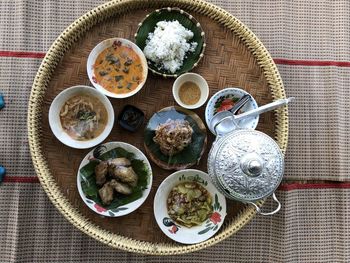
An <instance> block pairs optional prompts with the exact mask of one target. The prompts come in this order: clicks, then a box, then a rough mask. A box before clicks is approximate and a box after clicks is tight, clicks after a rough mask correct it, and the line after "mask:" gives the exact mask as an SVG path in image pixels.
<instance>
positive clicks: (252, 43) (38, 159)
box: [28, 0, 288, 255]
mask: <svg viewBox="0 0 350 263" xmlns="http://www.w3.org/2000/svg"><path fill="white" fill-rule="evenodd" d="M167 6H176V7H179V8H184V9H186V10H188V11H193V12H196V13H199V14H202V15H206V16H208V17H210V18H211V19H213V20H215V21H217V22H218V23H220V24H222V25H223V26H224V27H226V28H227V29H229V30H231V31H232V32H233V33H234V34H235V35H236V36H239V37H240V38H241V40H242V41H243V42H244V43H245V45H246V46H247V47H248V48H249V49H250V50H251V52H252V53H253V54H254V56H255V58H256V60H257V61H258V63H259V65H260V67H261V69H262V71H263V72H264V75H265V78H266V80H267V81H268V84H269V87H270V92H271V94H272V97H273V99H279V98H285V92H284V88H283V84H282V80H281V78H280V75H279V73H278V70H277V68H276V65H275V64H274V62H273V60H272V58H271V56H270V55H269V53H268V51H267V50H266V49H265V47H264V46H263V44H262V43H261V42H260V41H259V39H258V38H257V37H256V36H255V35H254V34H253V33H252V32H251V31H250V30H249V29H248V28H247V27H246V26H245V25H243V24H242V23H241V22H240V21H239V20H238V19H237V18H235V17H233V16H232V15H231V14H229V13H228V12H226V11H224V10H223V9H221V8H219V7H217V6H215V5H212V4H209V3H206V2H204V1H201V0H173V1H142V0H119V1H111V2H108V3H106V4H103V5H101V6H98V7H96V8H95V9H93V10H92V11H90V12H88V13H86V14H85V15H83V16H82V17H80V18H78V19H77V20H76V21H74V23H73V24H71V25H70V26H69V27H68V28H67V29H66V30H65V31H64V32H63V33H62V34H61V35H60V36H59V37H58V38H57V39H56V41H55V42H54V43H53V45H52V46H51V48H50V49H49V51H48V52H47V54H46V56H45V58H44V59H43V61H42V64H41V66H40V68H39V70H38V73H37V75H36V77H35V80H34V83H33V87H32V92H31V95H30V100H29V108H28V133H29V144H30V151H31V155H32V159H33V163H34V167H35V170H36V172H37V174H38V177H39V179H40V182H41V185H42V187H43V188H44V190H45V191H46V193H47V195H48V196H49V198H50V200H51V201H52V203H53V204H54V205H55V206H56V207H57V208H58V210H59V211H60V212H61V213H62V214H63V215H64V216H65V217H66V218H67V219H68V221H69V222H71V223H72V224H73V225H74V226H76V227H77V228H78V229H80V230H81V231H83V232H84V233H86V234H88V235H89V236H91V237H93V238H95V239H97V240H99V241H101V242H102V243H105V244H107V245H109V246H111V247H114V248H119V249H123V250H127V251H130V252H138V253H144V254H155V255H170V254H180V253H187V252H192V251H196V250H199V249H203V248H206V247H209V246H211V245H213V244H216V243H218V242H219V241H222V240H224V239H225V238H227V237H229V236H231V235H232V234H234V233H235V232H237V231H238V230H239V229H240V228H242V227H243V226H244V225H245V224H246V223H248V222H249V221H250V220H251V219H252V218H253V217H254V216H255V213H256V212H255V209H254V208H253V207H252V206H247V207H246V208H244V209H243V210H242V211H241V213H240V214H238V215H237V216H236V217H235V218H233V219H232V220H231V221H228V223H226V224H224V226H223V228H222V230H221V231H220V232H219V233H218V234H217V235H215V236H214V237H212V238H211V239H209V240H207V241H205V242H202V243H199V244H194V245H181V244H171V243H169V244H164V243H151V242H145V241H138V240H134V239H131V238H128V237H124V236H121V235H117V234H114V233H111V232H109V231H107V230H103V229H101V228H100V227H98V226H97V225H95V224H94V223H92V222H91V221H89V220H88V219H87V218H85V217H84V216H83V215H82V214H81V213H80V212H79V211H78V210H76V209H75V208H74V207H73V205H72V204H71V203H70V202H69V201H68V199H67V198H66V197H65V196H64V194H63V192H62V191H61V190H60V188H59V186H58V185H57V183H56V181H55V180H54V178H53V176H52V173H51V171H50V168H49V166H48V162H47V159H46V157H45V156H44V155H43V151H42V140H41V128H42V127H41V118H42V106H43V99H44V95H45V92H46V89H47V85H48V83H49V81H50V79H51V78H52V76H53V73H54V71H55V68H56V66H57V65H58V63H59V61H60V59H61V58H62V57H63V55H64V54H65V52H66V51H67V50H68V49H69V48H70V47H71V46H72V44H73V43H74V42H75V41H76V40H78V39H79V37H80V36H82V35H83V34H84V33H85V32H87V31H88V30H89V29H90V28H91V27H92V26H94V25H95V24H97V23H98V22H101V21H104V20H106V19H108V18H110V17H111V16H115V15H120V14H123V13H125V12H128V11H131V10H133V9H141V8H142V9H145V8H161V7H167ZM275 120H276V122H275V123H276V124H275V133H276V134H275V139H276V141H277V143H278V144H279V146H280V147H281V149H282V152H283V153H285V151H286V147H287V140H288V111H287V107H284V108H281V109H279V110H276V111H275ZM262 204H263V201H261V202H259V205H262Z"/></svg>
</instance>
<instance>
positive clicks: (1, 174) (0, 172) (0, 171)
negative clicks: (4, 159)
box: [0, 165, 6, 183]
mask: <svg viewBox="0 0 350 263" xmlns="http://www.w3.org/2000/svg"><path fill="white" fill-rule="evenodd" d="M5 174H6V169H5V167H4V166H1V165H0V183H1V182H2V181H3V180H4V177H5Z"/></svg>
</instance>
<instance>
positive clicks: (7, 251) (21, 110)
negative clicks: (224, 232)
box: [0, 0, 350, 262]
mask: <svg viewBox="0 0 350 263" xmlns="http://www.w3.org/2000/svg"><path fill="white" fill-rule="evenodd" d="M103 2H104V1H103V0H84V1H83V0H76V1H68V0H60V1H54V0H48V1H38V0H37V1H35V0H15V1H13V0H12V1H10V0H2V1H1V2H0V35H1V38H0V62H1V66H0V92H1V93H3V94H4V97H5V101H6V107H5V108H4V109H3V110H1V111H0V146H1V151H0V165H3V166H5V167H6V168H7V177H6V178H5V181H4V182H3V183H2V185H1V186H0V247H1V248H2V249H1V254H2V255H1V256H0V262H76V261H82V262H213V261H214V260H215V261H218V262H349V261H350V252H349V251H350V238H349V234H350V233H349V232H350V226H349V225H350V224H349V223H350V222H349V218H350V214H349V206H350V183H349V181H350V173H349V172H348V171H349V169H350V151H349V143H348V142H349V140H350V135H349V134H350V133H349V132H348V131H349V130H350V127H349V125H350V124H349V123H350V118H349V110H350V106H349V105H350V104H349V101H350V89H349V87H350V45H349V42H350V16H349V14H350V1H348V0H334V1H325V0H324V1H320V0H319V1H316V0H310V1H304V0H295V1H288V0H280V1H253V0H235V1H229V0H212V1H211V2H212V3H214V4H217V5H218V6H220V7H222V8H224V9H225V10H227V11H229V12H230V13H231V14H233V15H234V16H236V17H237V18H239V19H240V20H241V21H242V22H243V23H244V24H246V25H247V26H248V27H249V28H250V29H251V30H252V31H253V32H254V33H255V34H256V35H257V36H258V37H259V38H260V40H261V41H262V42H263V43H264V45H265V46H266V48H267V49H268V50H269V52H270V53H271V55H272V57H273V58H274V60H275V62H276V64H277V66H278V69H279V71H280V74H281V76H282V79H283V82H284V84H285V89H286V92H287V96H294V97H296V98H297V100H296V102H295V103H293V104H292V105H291V106H290V107H289V114H290V137H289V145H288V151H287V154H286V172H285V181H284V183H283V184H282V185H281V186H280V188H279V190H278V191H277V195H278V197H279V199H280V200H281V201H282V203H283V208H282V210H281V211H280V212H279V213H278V214H277V215H275V216H272V217H263V216H256V217H255V219H254V220H253V221H252V222H250V223H249V224H248V225H246V226H245V227H244V228H243V229H242V230H241V231H239V232H238V233H237V234H235V235H234V236H232V237H230V238H229V239H227V240H225V241H223V242H221V243H219V244H217V245H215V246H213V247H211V248H208V249H205V250H202V251H199V252H196V253H193V254H191V255H181V256H170V257H156V256H143V255H136V254H131V253H127V252H123V251H119V250H115V249H111V248H109V247H108V246H105V245H103V244H100V243H99V242H97V241H96V240H94V239H92V238H90V237H88V236H86V235H85V234H83V233H81V232H80V231H78V230H76V229H75V228H74V227H73V226H72V225H71V224H70V223H68V222H67V221H66V220H65V219H64V217H63V216H62V215H61V214H60V213H59V212H58V211H57V210H56V209H55V208H54V207H53V205H52V204H51V203H50V201H49V200H48V198H47V197H46V194H45V193H44V191H43V190H42V188H41V186H40V184H39V181H38V179H37V177H36V175H35V172H34V169H33V165H32V162H31V158H30V154H29V149H28V148H29V147H28V139H27V130H26V129H27V128H26V121H27V120H26V117H27V105H28V98H29V94H30V90H31V85H32V82H33V79H34V76H35V74H36V71H37V69H38V67H39V65H40V63H41V59H42V58H43V56H44V55H45V52H46V51H47V50H48V49H49V47H50V45H51V43H52V42H53V41H54V40H55V38H56V37H57V36H58V35H59V33H60V32H62V31H63V30H64V29H65V28H66V27H67V26H68V25H69V24H70V23H71V22H72V21H73V20H74V19H76V18H77V17H79V16H81V15H82V14H83V13H84V12H86V11H88V10H90V9H92V8H93V7H95V6H97V5H99V4H101V3H103ZM268 205H269V204H268Z"/></svg>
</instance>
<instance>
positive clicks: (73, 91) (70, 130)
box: [49, 86, 114, 149]
mask: <svg viewBox="0 0 350 263" xmlns="http://www.w3.org/2000/svg"><path fill="white" fill-rule="evenodd" d="M49 124H50V128H51V130H52V132H53V134H54V135H55V136H56V138H57V139H58V140H60V141H61V142H62V143H63V144H65V145H67V146H69V147H72V148H76V149H87V148H91V147H94V146H96V145H98V144H100V143H101V142H103V141H104V140H105V139H106V138H107V136H108V135H109V134H110V132H111V130H112V128H113V124H114V110H113V106H112V104H111V102H110V101H109V100H108V98H107V97H106V96H105V95H103V94H102V93H101V92H99V91H97V90H96V89H94V88H93V87H88V86H74V87H70V88H68V89H65V90H63V91H62V92H61V93H59V94H58V95H57V96H56V98H55V99H54V100H53V101H52V103H51V106H50V109H49Z"/></svg>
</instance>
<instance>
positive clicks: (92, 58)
mask: <svg viewBox="0 0 350 263" xmlns="http://www.w3.org/2000/svg"><path fill="white" fill-rule="evenodd" d="M114 45H116V46H118V45H122V46H126V47H128V48H130V49H132V50H133V51H135V53H136V54H137V55H138V56H139V57H140V60H141V64H142V68H143V72H142V75H143V79H142V81H141V82H140V83H139V85H138V86H137V88H136V89H134V90H132V91H130V92H128V93H123V94H117V93H113V92H110V91H108V90H107V89H105V88H104V87H103V86H101V85H100V84H99V83H97V80H96V77H95V73H94V64H95V63H96V60H97V57H98V55H99V54H100V53H101V52H102V51H103V50H105V49H106V48H109V47H111V46H114ZM86 69H87V74H88V76H89V79H90V82H91V83H92V85H93V86H94V87H95V88H96V89H97V90H98V91H100V92H102V93H103V94H105V95H106V96H108V97H111V98H118V99H123V98H127V97H130V96H133V95H135V94H136V93H137V92H139V91H140V90H141V89H142V87H143V86H144V85H145V83H146V80H147V74H148V65H147V60H146V57H145V55H144V54H143V52H142V50H141V49H140V48H139V47H138V46H137V45H136V44H135V43H133V42H131V41H130V40H128V39H125V38H117V37H115V38H110V39H106V40H104V41H102V42H100V43H99V44H98V45H97V46H95V47H94V49H93V50H92V51H91V52H90V54H89V57H88V60H87V65H86Z"/></svg>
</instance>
